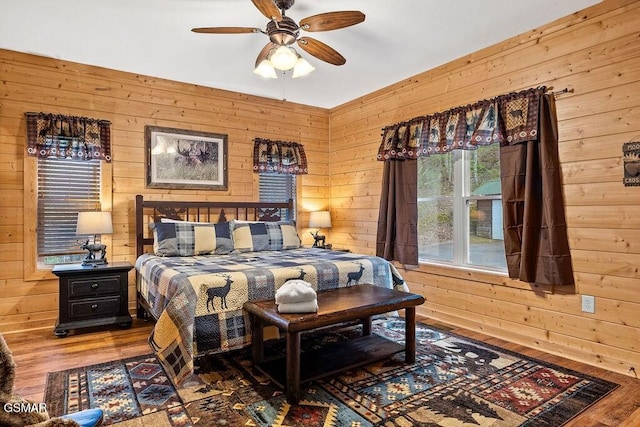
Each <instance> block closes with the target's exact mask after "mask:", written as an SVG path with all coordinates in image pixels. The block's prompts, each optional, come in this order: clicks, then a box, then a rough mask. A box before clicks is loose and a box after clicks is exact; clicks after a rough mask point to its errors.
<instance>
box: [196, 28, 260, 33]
mask: <svg viewBox="0 0 640 427" xmlns="http://www.w3.org/2000/svg"><path fill="white" fill-rule="evenodd" d="M191 31H193V32H194V33H207V34H244V33H259V32H260V29H259V28H250V27H202V28H192V29H191Z"/></svg>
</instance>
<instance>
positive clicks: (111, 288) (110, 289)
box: [69, 275, 120, 298]
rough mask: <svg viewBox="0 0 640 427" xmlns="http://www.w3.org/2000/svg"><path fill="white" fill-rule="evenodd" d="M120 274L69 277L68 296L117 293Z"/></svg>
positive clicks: (77, 296)
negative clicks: (79, 277) (78, 277)
mask: <svg viewBox="0 0 640 427" xmlns="http://www.w3.org/2000/svg"><path fill="white" fill-rule="evenodd" d="M119 294H120V276H119V275H113V276H97V277H83V278H82V279H69V298H80V297H88V296H94V295H119Z"/></svg>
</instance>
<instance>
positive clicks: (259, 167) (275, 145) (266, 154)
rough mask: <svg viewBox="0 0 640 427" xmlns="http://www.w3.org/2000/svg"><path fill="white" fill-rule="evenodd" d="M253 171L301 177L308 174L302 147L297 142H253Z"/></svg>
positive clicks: (256, 140) (259, 139) (260, 140)
mask: <svg viewBox="0 0 640 427" xmlns="http://www.w3.org/2000/svg"><path fill="white" fill-rule="evenodd" d="M253 171H254V172H256V173H265V172H271V173H280V174H287V175H303V174H307V173H309V169H308V166H307V156H306V155H305V153H304V147H303V146H302V144H299V143H297V142H285V141H272V140H270V139H263V138H255V139H254V140H253Z"/></svg>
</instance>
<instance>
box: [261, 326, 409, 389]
mask: <svg viewBox="0 0 640 427" xmlns="http://www.w3.org/2000/svg"><path fill="white" fill-rule="evenodd" d="M401 351H404V346H403V345H401V344H398V343H396V342H393V341H389V340H388V339H386V338H382V337H381V336H379V335H376V334H371V335H365V336H363V337H358V338H353V339H350V340H346V341H341V342H337V343H333V344H329V345H326V346H323V347H322V348H319V349H315V350H310V351H305V352H302V354H301V355H300V383H301V384H303V383H306V382H309V381H313V380H317V379H320V378H324V377H327V376H330V375H333V374H336V373H338V372H342V371H346V370H348V369H354V368H357V367H360V366H364V365H367V364H369V363H373V362H377V361H379V360H382V359H386V358H388V357H389V356H391V355H393V354H395V353H399V352H401ZM286 363H287V362H286V357H280V358H276V359H271V360H266V361H264V362H262V363H260V364H259V365H258V369H259V370H260V371H262V372H263V373H264V374H265V375H267V376H268V377H269V378H270V379H271V380H273V381H274V382H275V383H276V384H278V385H279V386H281V387H284V386H285V384H286V382H287V367H286Z"/></svg>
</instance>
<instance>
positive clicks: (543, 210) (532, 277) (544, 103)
mask: <svg viewBox="0 0 640 427" xmlns="http://www.w3.org/2000/svg"><path fill="white" fill-rule="evenodd" d="M539 109H540V110H539V111H540V112H539V135H538V138H537V139H536V140H531V141H525V142H521V143H514V144H503V145H502V146H501V147H500V173H501V181H502V207H503V208H502V209H503V221H504V231H505V233H504V237H505V240H504V241H505V252H506V256H507V269H508V272H509V277H511V278H516V279H519V280H522V281H524V282H529V283H538V284H547V285H572V284H573V283H574V280H573V270H572V267H571V253H570V250H569V243H568V238H567V231H566V222H565V214H564V200H563V194H562V183H561V175H560V162H559V159H558V134H557V128H556V113H555V104H554V100H553V97H552V96H550V95H546V94H543V95H541V97H540V106H539Z"/></svg>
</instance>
